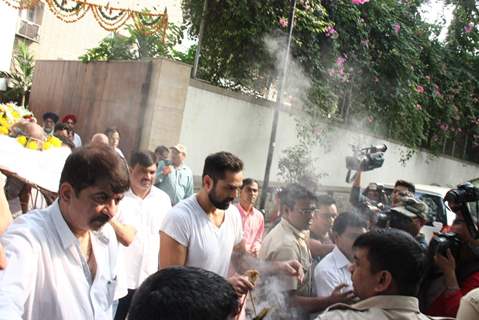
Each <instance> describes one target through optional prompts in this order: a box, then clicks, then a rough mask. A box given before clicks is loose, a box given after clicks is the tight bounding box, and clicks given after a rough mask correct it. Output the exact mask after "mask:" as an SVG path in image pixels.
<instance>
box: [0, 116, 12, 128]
mask: <svg viewBox="0 0 479 320" xmlns="http://www.w3.org/2000/svg"><path fill="white" fill-rule="evenodd" d="M0 126H2V127H7V128H9V127H10V123H8V121H7V119H5V118H4V117H0Z"/></svg>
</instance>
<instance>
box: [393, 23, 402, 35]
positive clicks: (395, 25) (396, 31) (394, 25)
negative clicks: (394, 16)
mask: <svg viewBox="0 0 479 320" xmlns="http://www.w3.org/2000/svg"><path fill="white" fill-rule="evenodd" d="M393 30H394V32H395V33H396V34H398V33H399V31H401V25H400V24H399V23H395V24H393Z"/></svg>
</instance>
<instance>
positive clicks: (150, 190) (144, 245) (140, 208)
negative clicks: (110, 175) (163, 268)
mask: <svg viewBox="0 0 479 320" xmlns="http://www.w3.org/2000/svg"><path fill="white" fill-rule="evenodd" d="M156 169H157V168H156V158H155V155H154V153H153V152H150V151H138V152H135V153H134V154H133V155H132V157H131V160H130V163H129V172H130V185H131V187H130V190H128V191H127V192H126V193H125V197H124V198H123V200H122V202H121V203H120V206H119V209H118V224H122V225H124V226H130V227H133V228H134V229H135V230H136V234H135V236H134V238H133V241H132V242H131V244H130V245H129V246H127V247H124V248H123V252H122V260H123V267H124V271H125V279H126V283H125V285H126V288H128V294H127V295H126V296H125V297H123V298H122V299H120V303H119V305H118V309H117V311H116V315H115V320H123V319H125V318H126V315H127V313H128V309H129V306H130V303H131V299H132V297H133V294H134V293H135V291H136V289H137V288H138V287H139V286H140V285H141V283H142V282H143V281H144V280H145V279H146V278H147V277H148V276H149V275H151V274H153V273H155V272H156V271H158V252H159V250H160V225H161V222H162V220H163V217H164V216H165V214H166V212H167V211H168V210H169V209H171V202H170V197H168V195H167V194H166V193H165V192H163V191H161V190H160V189H158V188H156V187H155V186H153V183H154V179H155V175H156ZM115 231H116V232H117V233H119V232H121V228H115ZM117 236H118V235H117ZM119 238H121V237H119Z"/></svg>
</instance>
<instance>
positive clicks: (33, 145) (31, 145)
mask: <svg viewBox="0 0 479 320" xmlns="http://www.w3.org/2000/svg"><path fill="white" fill-rule="evenodd" d="M26 148H27V149H31V150H38V143H37V142H36V141H33V140H32V141H29V142H28V143H27V145H26Z"/></svg>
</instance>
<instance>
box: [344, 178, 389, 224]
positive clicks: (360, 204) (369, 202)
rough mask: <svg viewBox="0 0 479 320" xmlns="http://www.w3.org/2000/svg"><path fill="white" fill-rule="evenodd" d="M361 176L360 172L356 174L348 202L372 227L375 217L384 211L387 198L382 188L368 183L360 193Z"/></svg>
mask: <svg viewBox="0 0 479 320" xmlns="http://www.w3.org/2000/svg"><path fill="white" fill-rule="evenodd" d="M361 175H362V172H361V171H357V172H356V177H355V178H354V181H353V185H352V187H351V193H350V195H349V202H350V203H351V205H353V207H354V208H356V210H357V211H358V213H360V214H361V215H362V216H363V218H364V219H366V220H367V221H368V222H369V225H373V224H374V223H375V221H376V215H377V214H378V213H379V212H381V211H383V210H384V209H385V207H384V205H385V204H386V203H387V197H386V194H385V193H384V189H383V187H382V186H381V185H378V184H377V183H370V184H369V185H368V187H367V188H366V189H365V190H364V191H363V192H362V193H361Z"/></svg>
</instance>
